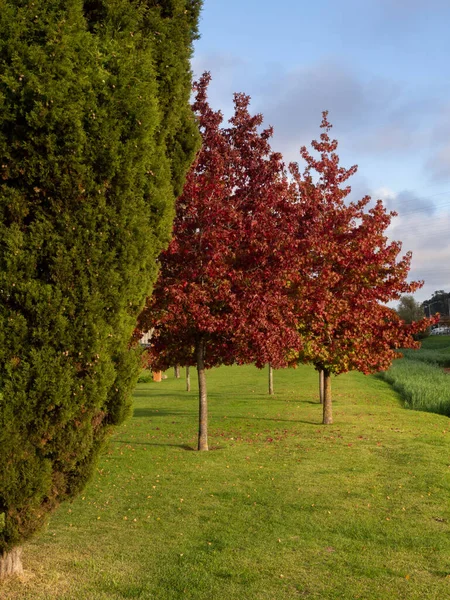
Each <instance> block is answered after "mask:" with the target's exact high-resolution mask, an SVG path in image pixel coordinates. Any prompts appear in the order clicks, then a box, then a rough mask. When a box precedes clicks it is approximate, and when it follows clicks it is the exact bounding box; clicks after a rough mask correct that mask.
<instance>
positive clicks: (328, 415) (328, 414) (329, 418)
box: [323, 369, 333, 425]
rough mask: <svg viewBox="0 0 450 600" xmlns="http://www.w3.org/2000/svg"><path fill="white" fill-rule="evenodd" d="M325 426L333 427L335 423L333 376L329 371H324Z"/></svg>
mask: <svg viewBox="0 0 450 600" xmlns="http://www.w3.org/2000/svg"><path fill="white" fill-rule="evenodd" d="M323 383H324V385H323V424H324V425H331V424H332V423H333V413H332V410H331V374H330V371H328V369H324V370H323Z"/></svg>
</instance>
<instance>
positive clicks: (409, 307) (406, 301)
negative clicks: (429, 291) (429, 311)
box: [395, 294, 431, 340]
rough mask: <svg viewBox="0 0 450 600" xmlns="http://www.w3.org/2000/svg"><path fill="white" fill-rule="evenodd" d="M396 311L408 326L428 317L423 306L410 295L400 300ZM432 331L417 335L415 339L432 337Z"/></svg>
mask: <svg viewBox="0 0 450 600" xmlns="http://www.w3.org/2000/svg"><path fill="white" fill-rule="evenodd" d="M395 310H396V312H397V314H398V316H399V317H400V319H402V321H404V322H405V323H407V324H408V325H411V323H416V322H418V321H420V320H421V319H423V318H424V317H425V316H426V315H425V311H424V308H423V304H421V303H419V302H417V301H416V300H414V297H413V296H411V295H410V294H407V295H405V296H402V297H401V298H400V302H399V303H398V305H397V308H396V309H395ZM430 331H431V328H430V327H429V328H428V329H425V330H423V331H421V332H420V333H415V334H414V336H413V337H414V339H415V340H423V339H425V338H426V337H428V336H429V335H430Z"/></svg>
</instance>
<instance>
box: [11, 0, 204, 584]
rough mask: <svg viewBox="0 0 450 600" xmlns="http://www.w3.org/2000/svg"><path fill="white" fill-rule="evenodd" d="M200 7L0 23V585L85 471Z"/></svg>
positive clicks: (190, 123) (179, 167)
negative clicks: (28, 540)
mask: <svg viewBox="0 0 450 600" xmlns="http://www.w3.org/2000/svg"><path fill="white" fill-rule="evenodd" d="M199 10H200V0H158V2H157V1H156V0H103V1H102V0H97V1H86V2H83V1H82V0H64V1H63V0H35V1H34V2H25V1H23V0H5V2H3V3H2V7H1V11H0V578H1V577H5V576H7V575H9V574H11V573H13V572H18V571H20V570H21V563H20V545H21V544H22V543H23V542H24V541H26V540H27V539H28V538H29V537H30V536H31V535H32V534H34V533H35V532H36V531H38V530H39V529H40V528H41V527H42V526H43V524H44V523H45V521H46V518H47V515H48V514H49V513H50V512H51V511H52V510H54V509H55V508H56V506H57V505H58V504H59V503H60V502H62V501H64V500H66V499H68V498H72V497H74V496H75V495H76V494H77V493H78V492H79V491H80V490H81V489H82V488H83V487H84V485H85V484H86V482H87V480H88V479H89V477H90V476H91V474H92V472H93V469H94V466H95V463H96V457H97V455H98V453H99V450H100V448H101V447H102V443H103V441H104V439H105V436H106V435H107V433H108V430H109V429H110V426H111V425H114V424H117V423H120V422H121V421H122V420H123V419H124V418H125V417H126V415H127V414H128V412H129V408H130V403H131V391H132V388H133V386H134V382H135V380H136V377H137V372H138V365H139V361H138V356H137V351H136V350H135V349H133V348H131V347H130V345H129V340H130V336H131V334H132V331H133V328H134V326H135V322H136V317H137V315H138V314H139V312H140V310H141V308H142V305H143V303H144V300H145V297H146V296H147V295H149V294H150V292H151V288H152V283H153V281H154V280H155V278H156V275H157V261H156V258H157V256H158V255H159V253H160V251H161V250H162V249H163V248H164V247H165V246H166V245H167V243H168V240H169V235H170V229H171V223H172V218H173V214H174V201H175V197H176V196H177V195H178V193H179V192H180V190H181V188H182V185H183V181H184V176H185V173H186V171H187V169H188V168H189V166H190V163H191V161H192V159H193V157H194V154H195V151H196V149H197V147H198V145H199V141H200V140H199V135H198V128H197V126H196V124H195V122H194V120H193V117H192V113H191V110H190V107H189V95H190V87H191V83H190V82H191V73H190V67H189V59H190V56H191V51H192V41H193V39H194V38H195V37H196V32H197V21H198V16H199Z"/></svg>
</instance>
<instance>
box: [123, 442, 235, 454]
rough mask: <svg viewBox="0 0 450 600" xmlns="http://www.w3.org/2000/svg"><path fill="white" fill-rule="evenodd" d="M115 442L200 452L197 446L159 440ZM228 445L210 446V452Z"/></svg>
mask: <svg viewBox="0 0 450 600" xmlns="http://www.w3.org/2000/svg"><path fill="white" fill-rule="evenodd" d="M111 443H113V444H128V445H129V446H160V447H161V446H165V447H167V446H170V447H172V448H181V449H182V450H186V451H188V452H198V450H197V448H196V447H192V446H188V445H187V444H158V443H157V442H136V441H134V440H133V441H131V440H111ZM225 447H226V446H210V448H209V450H208V452H211V451H212V450H224V449H225Z"/></svg>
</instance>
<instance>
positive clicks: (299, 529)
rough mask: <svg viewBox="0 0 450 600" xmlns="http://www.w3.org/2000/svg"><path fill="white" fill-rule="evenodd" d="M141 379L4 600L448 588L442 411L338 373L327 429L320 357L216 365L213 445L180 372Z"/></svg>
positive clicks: (224, 598)
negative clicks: (303, 361) (262, 366)
mask: <svg viewBox="0 0 450 600" xmlns="http://www.w3.org/2000/svg"><path fill="white" fill-rule="evenodd" d="M168 375H169V379H167V380H165V381H162V382H161V383H143V384H139V385H138V388H137V390H136V394H135V409H134V417H133V418H132V419H131V420H130V421H128V422H127V423H126V424H125V425H124V426H122V427H121V428H120V429H118V430H117V431H116V433H115V435H114V437H113V439H112V441H111V442H110V444H109V446H108V448H107V449H106V450H105V452H104V455H103V457H102V460H101V464H100V465H99V468H98V471H97V474H96V477H95V479H94V480H93V482H92V483H91V485H90V486H89V488H88V489H87V490H86V492H85V493H84V494H83V495H82V496H80V497H79V498H78V499H77V500H76V501H75V502H74V503H73V504H71V505H67V504H66V505H63V506H61V507H60V509H59V511H58V512H57V513H56V514H55V515H54V517H53V518H52V520H51V522H50V525H49V527H48V530H47V531H46V532H45V533H44V534H42V535H41V536H40V537H39V538H36V539H35V541H33V542H32V543H30V544H28V545H27V546H26V547H25V549H24V566H25V569H26V574H25V576H24V577H23V578H22V579H21V580H15V581H9V582H8V583H6V584H3V587H2V588H0V598H2V600H3V599H4V600H19V599H20V600H43V599H49V600H50V599H51V600H55V599H56V600H84V599H86V600H100V599H114V600H115V599H117V600H118V599H128V598H138V599H142V600H144V599H157V600H178V599H183V600H184V599H187V600H194V599H196V600H238V599H239V600H272V599H273V600H288V599H289V600H290V599H295V598H310V599H311V598H316V599H331V598H335V599H338V598H339V599H356V598H360V599H363V600H370V599H380V598H383V599H389V600H394V599H405V600H406V599H407V600H412V599H417V600H419V599H420V600H424V599H431V598H436V599H439V600H441V599H443V598H449V597H450V535H449V521H450V510H449V509H450V505H449V502H450V500H449V499H450V452H449V449H450V448H449V446H450V443H449V436H450V431H449V420H448V418H446V417H443V416H440V415H436V414H431V413H426V412H416V411H413V410H405V409H404V408H402V405H401V402H400V399H399V397H398V396H397V394H396V392H394V391H393V390H392V389H391V388H390V387H389V385H388V384H387V383H386V382H384V381H382V380H380V379H379V378H376V377H364V376H363V375H360V374H357V373H352V374H349V375H346V376H341V377H339V378H337V379H335V380H333V391H334V401H335V402H334V420H335V424H334V425H331V426H323V425H321V424H320V422H321V407H320V405H319V404H318V403H317V401H318V394H317V388H316V384H317V374H316V373H315V372H314V371H313V369H311V368H310V367H306V366H305V367H301V368H299V369H297V370H295V371H294V370H288V371H276V372H275V396H274V397H271V398H269V396H268V395H267V372H265V371H258V370H257V369H255V368H253V367H223V368H220V369H214V370H213V371H211V372H208V386H209V398H210V447H211V448H213V449H212V450H211V451H210V452H207V453H198V452H196V451H193V448H195V446H196V428H197V398H196V385H195V384H196V382H195V378H194V377H193V376H192V377H191V379H192V384H193V385H192V392H190V393H187V392H185V391H184V385H185V382H184V379H180V380H176V379H174V377H173V372H172V371H170V372H168Z"/></svg>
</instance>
